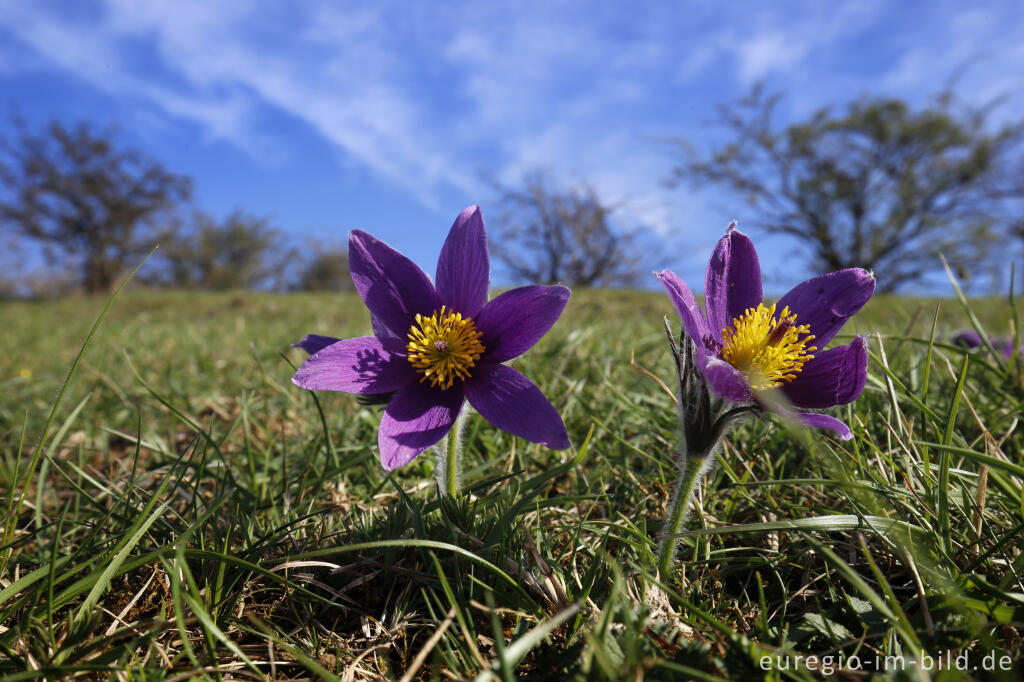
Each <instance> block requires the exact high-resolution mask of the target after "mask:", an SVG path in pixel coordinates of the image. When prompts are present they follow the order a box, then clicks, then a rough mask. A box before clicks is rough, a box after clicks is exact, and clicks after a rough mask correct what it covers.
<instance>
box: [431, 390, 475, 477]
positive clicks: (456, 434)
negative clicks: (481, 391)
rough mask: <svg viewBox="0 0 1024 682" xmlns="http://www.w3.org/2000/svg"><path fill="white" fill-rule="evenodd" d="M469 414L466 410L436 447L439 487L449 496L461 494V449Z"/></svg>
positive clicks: (436, 470)
mask: <svg viewBox="0 0 1024 682" xmlns="http://www.w3.org/2000/svg"><path fill="white" fill-rule="evenodd" d="M468 416H469V415H468V414H467V413H466V411H465V410H464V411H463V412H462V414H460V415H459V417H458V418H457V419H456V420H455V424H454V425H453V426H452V428H451V431H449V432H448V435H447V436H445V437H444V440H442V441H441V442H440V443H439V444H438V445H437V446H436V447H435V450H436V451H437V468H436V469H435V470H434V475H435V477H436V478H437V486H438V488H440V489H441V490H442V491H443V492H444V494H445V495H447V496H448V497H458V496H459V474H460V473H461V472H460V471H459V464H460V462H459V449H460V447H461V445H462V429H463V428H464V427H465V426H466V419H467V417H468Z"/></svg>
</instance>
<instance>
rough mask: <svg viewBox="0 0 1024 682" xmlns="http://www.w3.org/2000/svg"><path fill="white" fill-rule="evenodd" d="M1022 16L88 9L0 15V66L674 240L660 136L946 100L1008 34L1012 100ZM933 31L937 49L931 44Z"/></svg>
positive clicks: (776, 8)
mask: <svg viewBox="0 0 1024 682" xmlns="http://www.w3.org/2000/svg"><path fill="white" fill-rule="evenodd" d="M1013 6H1014V3H1013V2H1009V3H1007V4H1006V5H1005V6H1003V5H1000V6H999V8H996V9H991V8H990V9H989V10H987V11H985V12H980V11H978V10H959V9H957V7H958V6H955V5H948V6H947V5H942V6H941V7H939V8H938V10H936V11H935V12H932V13H931V14H935V15H937V16H938V18H932V19H931V20H929V21H930V23H929V24H928V25H927V26H923V27H918V26H917V23H915V22H917V16H918V15H919V14H921V12H922V11H923V10H922V9H921V8H916V9H913V8H912V9H900V10H899V11H897V10H896V9H893V8H891V7H890V6H889V5H888V4H885V3H882V2H880V0H872V1H871V2H850V3H842V4H840V5H838V6H837V5H834V4H828V5H823V4H820V3H785V4H781V5H779V4H775V5H771V6H766V7H758V8H756V9H751V6H749V5H737V4H732V5H721V4H719V3H687V4H685V5H683V4H682V3H663V4H658V5H650V6H646V5H641V6H637V7H635V8H626V7H625V6H623V5H620V4H618V3H606V4H605V3H589V2H588V3H582V2H580V3H574V2H569V3H557V4H555V3H552V4H548V5H536V4H531V5H523V4H521V3H463V4H457V5H450V6H446V8H445V11H438V8H437V7H436V6H434V5H423V4H415V3H405V2H399V3H375V4H373V5H372V6H359V7H356V6H352V5H350V4H347V3H346V4H339V3H333V2H328V1H326V0H320V1H317V2H307V3H301V4H288V5H283V4H277V3H261V4H259V6H258V7H256V6H254V4H253V3H251V2H248V1H243V0H223V1H221V2H216V3H211V2H208V1H206V0H175V1H174V2H157V1H154V0H103V1H100V0H97V3H96V4H88V3H81V4H78V5H76V8H77V11H75V12H68V11H66V10H67V7H66V6H65V5H63V4H62V3H57V4H49V3H45V2H44V3H6V4H0V30H3V28H4V27H6V29H7V33H8V34H9V36H10V37H11V39H12V40H15V41H17V42H18V43H20V44H21V45H24V46H27V47H29V48H30V50H31V52H32V55H33V56H32V61H34V62H35V63H34V64H32V65H29V60H27V59H26V60H23V63H21V64H19V65H17V66H15V67H12V66H10V65H8V67H7V68H8V69H10V68H22V69H29V68H39V64H40V63H42V62H46V63H48V64H49V68H51V69H57V70H60V71H63V72H66V73H70V74H74V75H75V76H77V77H78V78H80V79H82V80H83V81H84V82H86V83H88V84H90V85H91V86H92V87H94V88H96V89H97V90H99V91H102V92H105V93H108V94H109V95H110V96H111V97H112V98H115V99H116V100H117V101H119V102H121V103H123V104H124V106H125V107H126V108H131V107H143V108H148V109H147V111H149V112H152V111H157V112H162V114H163V115H165V116H166V117H167V118H168V119H170V120H184V121H189V122H190V123H192V124H194V125H197V126H199V127H200V128H201V129H202V130H203V131H205V133H206V135H208V136H209V137H211V138H215V139H219V140H225V141H228V142H230V143H231V144H233V145H235V146H237V147H238V148H240V149H243V150H244V151H246V152H247V153H249V154H250V155H252V156H253V157H254V158H256V159H259V160H260V161H261V162H267V160H268V159H269V162H271V163H273V162H274V160H275V159H278V158H280V157H281V156H282V155H286V154H287V153H288V148H287V144H285V142H284V141H283V140H281V139H280V138H279V137H278V135H277V132H278V131H276V130H275V129H274V128H273V127H268V126H266V125H263V124H262V123H261V121H262V120H263V118H265V117H264V116H263V114H265V112H267V111H273V112H278V113H284V114H286V115H287V116H289V117H292V118H293V119H294V120H296V121H299V122H301V123H302V124H304V125H305V126H308V128H309V129H310V130H313V131H315V132H316V133H317V135H319V136H320V138H321V139H323V140H324V141H325V145H326V146H327V147H329V148H331V149H333V150H335V151H336V153H337V154H339V155H341V156H342V157H343V158H344V159H345V160H346V162H347V163H350V164H356V165H357V166H360V167H363V168H366V169H369V170H370V171H372V172H373V173H375V174H376V175H377V176H379V177H380V178H383V179H384V180H385V181H387V182H389V183H392V184H394V185H396V186H399V187H402V188H403V189H404V190H405V191H407V192H409V193H410V194H412V195H413V196H416V197H417V198H418V199H419V200H420V202H422V203H423V205H425V206H428V207H433V208H437V207H438V206H439V202H440V197H443V196H448V195H451V194H452V193H455V194H459V195H466V194H468V195H471V196H475V197H479V196H480V195H481V194H483V193H484V192H485V186H486V183H484V182H482V181H481V178H480V172H481V171H484V170H487V171H489V172H490V171H493V172H494V173H495V174H496V176H497V178H498V179H500V180H502V181H505V182H512V181H515V180H516V179H517V178H518V176H520V175H521V174H522V173H523V172H524V171H526V170H529V169H531V168H534V167H544V168H547V169H549V170H551V171H553V172H554V173H555V174H556V175H558V176H561V177H564V178H566V179H567V180H574V179H579V180H583V181H587V182H590V183H592V184H594V185H595V186H596V187H597V189H598V190H600V191H601V192H602V193H604V194H605V195H607V196H608V197H609V198H611V199H624V200H625V201H626V202H627V206H629V208H630V211H631V214H630V215H631V218H632V219H633V220H635V221H636V222H639V223H644V224H647V225H650V226H653V227H655V228H656V229H658V230H660V231H661V232H663V233H665V234H672V233H674V232H675V231H677V230H678V229H680V226H681V225H682V224H686V223H688V222H690V221H693V222H701V218H702V217H703V214H702V210H703V211H704V213H706V209H702V208H701V206H702V204H701V201H700V200H698V199H694V198H692V197H689V196H683V195H681V193H680V192H678V191H668V190H666V189H664V187H663V186H662V185H661V184H660V181H661V180H662V179H663V178H664V177H665V176H666V175H667V174H668V172H669V170H670V167H671V161H672V159H671V157H670V154H669V153H668V152H667V151H666V149H665V147H663V146H660V145H659V144H657V143H656V142H654V141H653V140H655V139H658V138H660V137H668V136H672V135H686V136H688V137H691V138H695V139H698V140H699V139H700V136H701V135H702V134H703V131H702V129H700V128H699V127H698V123H699V122H701V121H705V120H707V119H708V118H709V117H710V116H711V112H712V105H713V104H714V103H715V102H717V101H722V100H728V99H732V98H734V97H735V96H737V95H739V94H741V93H742V92H744V90H745V89H746V88H747V87H749V85H750V84H751V83H752V82H754V81H757V80H761V79H768V80H769V83H770V84H771V85H772V86H773V87H776V88H778V89H784V90H787V89H788V90H792V91H794V92H796V93H797V98H798V99H797V101H796V103H795V104H794V105H793V106H794V109H795V110H798V111H799V110H801V109H802V108H806V107H811V106H820V105H822V104H826V103H829V102H831V101H834V100H835V99H836V98H841V97H845V98H850V97H853V96H856V95H858V94H860V93H861V92H865V91H870V90H871V89H873V88H875V87H876V86H878V85H879V84H880V85H881V86H882V87H886V88H889V89H903V90H904V91H908V92H909V91H910V90H911V89H912V88H914V87H918V88H923V87H925V85H924V84H931V83H937V82H938V83H940V82H941V81H940V80H939V77H938V76H937V75H936V72H939V71H941V72H943V75H945V73H946V72H948V71H949V70H952V69H954V68H955V67H956V66H958V63H959V61H960V60H962V59H966V58H969V57H970V56H973V52H972V51H974V50H976V49H977V47H978V46H979V45H984V44H988V45H991V44H993V40H995V39H996V38H997V37H1001V38H1002V43H1000V45H1001V46H1000V47H999V48H998V50H999V55H1000V56H999V59H1000V60H1002V61H1000V62H999V64H1000V65H1001V67H1010V68H999V69H983V70H982V71H984V73H985V74H986V76H985V78H983V79H982V78H978V79H977V82H974V81H972V86H971V87H972V88H975V89H976V90H977V91H979V92H982V91H992V92H995V91H998V90H999V89H1000V88H1007V87H1013V86H1017V87H1018V88H1019V85H1020V74H1021V68H1020V67H1021V60H1022V59H1024V40H1021V39H1019V36H1021V35H1022V31H1021V30H1020V29H1021V22H1020V21H1019V19H1018V20H1016V22H1017V23H1016V24H1013V23H1012V21H1011V19H1010V18H1009V15H1010V14H1012V13H1013ZM928 7H929V8H930V7H931V5H928ZM1007 8H1008V9H1007ZM1017 14H1019V12H1018V13H1017ZM894 23H895V24H896V26H895V28H893V27H892V26H891V25H890V24H894ZM1008 25H1009V27H1010V28H1011V30H1007V28H1008ZM940 29H941V31H945V33H943V34H942V35H943V36H944V39H932V38H930V37H929V34H930V32H931V33H934V32H935V31H939V30H940ZM1000 31H1002V35H1001V36H1000ZM1013 36H1018V39H1017V40H1018V42H1017V44H1016V45H1013V44H1012V40H1013V38H1012V37H1013ZM1007 41H1009V42H1010V44H1009V45H1007ZM872 59H874V60H876V61H875V62H872V61H871V60H872ZM982 81H984V82H982ZM934 89H935V88H930V91H934ZM705 222H712V221H705ZM719 222H721V221H713V222H712V224H710V225H709V226H707V227H706V228H704V229H707V230H714V231H717V230H718V228H719V227H720V226H719V224H718V223H719Z"/></svg>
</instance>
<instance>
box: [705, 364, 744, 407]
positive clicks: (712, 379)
mask: <svg viewBox="0 0 1024 682" xmlns="http://www.w3.org/2000/svg"><path fill="white" fill-rule="evenodd" d="M698 359H699V360H700V359H702V361H703V362H705V365H704V368H703V371H704V378H705V379H707V381H708V386H710V387H711V390H712V391H714V392H715V394H716V395H718V396H719V397H721V398H725V399H726V400H731V401H733V402H737V403H745V402H748V401H749V400H750V399H751V397H752V396H753V393H752V391H751V389H750V382H749V381H747V378H746V377H745V376H743V372H741V371H739V370H738V369H736V368H735V367H733V366H732V365H730V364H729V363H728V362H726V361H725V360H722V359H721V358H718V357H715V356H714V355H705V354H703V353H701V354H698Z"/></svg>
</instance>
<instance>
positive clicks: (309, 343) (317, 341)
mask: <svg viewBox="0 0 1024 682" xmlns="http://www.w3.org/2000/svg"><path fill="white" fill-rule="evenodd" d="M338 341H341V339H336V338H334V337H333V336H320V335H319V334H306V336H305V337H304V338H303V339H302V340H301V341H299V342H298V343H293V344H292V348H301V349H302V350H304V351H306V352H307V353H309V354H310V355H312V354H313V353H315V352H317V351H318V350H323V349H324V348H327V346H329V345H331V344H332V343H337V342H338Z"/></svg>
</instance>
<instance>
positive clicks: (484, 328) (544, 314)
mask: <svg viewBox="0 0 1024 682" xmlns="http://www.w3.org/2000/svg"><path fill="white" fill-rule="evenodd" d="M571 295H572V292H571V291H569V289H567V288H566V287H563V286H545V285H543V284H535V285H532V286H528V287H519V288H518V289H512V290H511V291H506V292H505V293H503V294H502V295H500V296H498V297H496V298H494V299H493V300H491V302H490V303H488V304H487V305H486V306H484V309H483V310H482V311H481V312H480V317H479V318H477V320H476V327H477V329H478V330H479V331H480V332H481V333H482V334H483V336H482V337H481V338H480V343H482V344H483V345H484V348H485V351H484V357H485V358H486V359H487V361H488V362H493V363H500V362H505V361H506V360H511V359H512V358H514V357H518V356H520V355H522V354H523V353H525V352H526V351H527V350H529V349H530V347H531V346H533V344H535V343H537V341H539V340H540V338H541V337H542V336H544V335H545V334H547V333H548V330H549V329H551V326H552V325H553V324H554V323H555V321H556V320H558V318H559V316H560V315H561V314H562V311H563V310H565V305H566V303H568V302H569V296H571Z"/></svg>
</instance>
